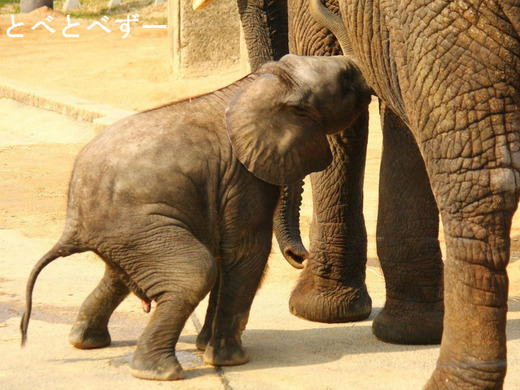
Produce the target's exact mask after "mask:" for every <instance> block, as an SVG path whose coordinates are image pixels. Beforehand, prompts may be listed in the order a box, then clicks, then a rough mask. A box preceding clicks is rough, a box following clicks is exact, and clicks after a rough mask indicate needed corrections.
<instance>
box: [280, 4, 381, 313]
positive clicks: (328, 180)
mask: <svg viewBox="0 0 520 390" xmlns="http://www.w3.org/2000/svg"><path fill="white" fill-rule="evenodd" d="M326 4H327V6H328V7H329V8H330V9H332V10H333V11H334V12H338V7H337V1H327V2H326ZM288 19H289V50H290V52H291V53H294V54H298V55H339V54H341V49H340V45H339V43H338V41H337V40H336V38H335V37H334V35H332V34H331V33H330V32H329V31H327V30H326V29H325V28H323V27H322V26H320V25H318V24H317V23H316V21H315V19H314V17H313V16H312V15H311V14H310V13H309V12H308V1H301V0H289V1H288ZM367 139H368V110H367V112H366V113H365V114H364V115H361V116H360V117H359V119H358V120H357V121H356V123H355V124H354V125H353V126H352V128H351V129H349V130H345V131H344V132H343V133H342V134H340V135H335V136H330V137H329V143H330V147H331V151H332V155H333V162H332V164H331V165H330V166H329V167H328V168H327V169H326V170H324V171H322V172H319V173H316V174H313V175H311V184H312V191H313V202H314V215H313V222H312V226H311V234H310V240H311V242H310V248H309V252H310V256H309V260H308V262H307V264H308V265H307V267H305V268H304V270H303V271H302V273H301V275H300V279H299V281H298V283H297V285H296V287H295V289H294V291H293V293H292V296H291V299H290V302H289V307H290V310H291V312H292V313H293V314H295V315H297V316H299V317H303V318H306V319H309V320H312V321H319V322H347V321H356V320H361V319H364V318H366V317H368V316H369V315H370V312H371V310H372V301H371V299H370V296H369V295H368V292H367V289H366V285H365V269H366V261H367V238H366V229H365V221H364V217H363V175H364V168H365V157H366V146H367Z"/></svg>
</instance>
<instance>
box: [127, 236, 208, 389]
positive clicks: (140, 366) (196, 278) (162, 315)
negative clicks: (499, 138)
mask: <svg viewBox="0 0 520 390" xmlns="http://www.w3.org/2000/svg"><path fill="white" fill-rule="evenodd" d="M180 235H181V236H182V237H181V236H179V235H176V236H175V237H170V236H169V235H167V234H164V235H163V237H162V238H163V239H164V240H165V243H164V244H163V245H159V246H158V247H157V246H156V247H157V248H158V249H157V251H158V253H156V254H155V255H154V256H152V255H150V254H148V256H147V263H148V262H149V268H150V269H152V268H153V272H149V273H147V276H146V277H145V278H144V279H143V278H142V273H139V271H136V272H137V274H136V275H131V276H132V277H133V278H134V279H135V280H139V277H141V280H140V281H139V283H138V285H140V286H148V288H143V290H144V291H146V293H147V295H148V296H149V297H153V298H154V300H156V302H157V307H156V308H155V311H154V313H153V315H152V318H151V319H150V322H149V323H148V325H147V326H146V328H145V330H144V331H143V333H142V335H141V336H140V337H139V341H138V343H137V350H136V352H135V354H134V357H133V359H132V364H131V370H130V372H131V373H132V374H133V375H134V376H136V377H138V378H142V379H151V380H177V379H182V378H184V371H183V369H182V367H181V365H180V364H179V361H178V360H177V358H176V356H175V346H176V344H177V340H178V339H179V336H180V334H181V331H182V329H183V327H184V325H185V323H186V321H187V319H188V318H189V317H190V315H191V313H192V312H193V310H194V309H195V307H196V306H197V305H198V304H199V302H200V301H201V300H202V299H203V298H204V297H205V296H206V295H207V294H208V292H209V291H210V290H211V288H212V287H213V285H214V284H215V280H216V278H217V265H216V262H215V259H214V258H213V256H212V255H211V254H210V253H209V252H208V250H207V249H206V248H205V247H204V246H203V245H202V244H201V243H200V242H199V241H198V240H196V239H195V238H194V237H193V236H192V235H191V234H189V233H187V232H182V233H181V234H180ZM173 242H179V243H182V244H176V245H175V247H174V248H171V245H172V243H173ZM168 245H169V246H170V248H168ZM147 252H148V253H150V251H147ZM147 265H148V264H146V265H145V266H147Z"/></svg>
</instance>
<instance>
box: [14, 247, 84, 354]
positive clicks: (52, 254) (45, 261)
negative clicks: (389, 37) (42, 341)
mask: <svg viewBox="0 0 520 390" xmlns="http://www.w3.org/2000/svg"><path fill="white" fill-rule="evenodd" d="M76 252H79V251H78V250H75V249H73V248H71V247H70V246H69V245H66V244H64V240H63V238H62V239H61V240H60V241H59V242H58V243H57V244H56V245H55V246H54V247H53V248H52V249H51V250H50V251H49V252H47V253H46V254H45V255H44V256H43V257H42V258H41V259H40V260H39V261H38V263H36V265H35V266H34V267H33V269H32V271H31V275H30V276H29V280H28V281H27V287H26V290H25V294H26V296H25V313H24V314H23V316H22V321H21V323H20V330H21V332H22V347H23V346H25V343H26V341H27V327H28V326H29V319H30V317H31V309H32V293H33V289H34V284H35V283H36V279H37V278H38V275H39V274H40V272H41V271H42V270H43V269H44V268H45V267H46V266H47V265H49V264H50V263H51V262H53V261H54V260H56V259H57V258H58V257H65V256H69V255H71V254H72V253H76Z"/></svg>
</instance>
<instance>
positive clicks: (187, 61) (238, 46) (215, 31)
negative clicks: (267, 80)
mask: <svg viewBox="0 0 520 390" xmlns="http://www.w3.org/2000/svg"><path fill="white" fill-rule="evenodd" d="M168 35H169V41H170V51H171V59H172V65H173V72H174V74H175V75H176V76H177V77H179V78H198V77H204V76H209V75H214V74H219V73H231V72H240V71H242V72H247V67H248V61H247V50H246V48H245V44H244V39H243V36H242V33H241V27H240V17H239V15H238V10H237V4H236V0H214V1H213V3H211V4H210V5H209V6H207V7H206V8H204V9H202V10H199V11H194V10H193V8H192V0H169V4H168Z"/></svg>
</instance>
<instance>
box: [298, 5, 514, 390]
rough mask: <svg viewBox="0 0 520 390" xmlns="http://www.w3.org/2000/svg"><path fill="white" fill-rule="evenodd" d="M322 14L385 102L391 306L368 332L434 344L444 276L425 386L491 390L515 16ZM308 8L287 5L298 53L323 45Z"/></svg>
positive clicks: (497, 370)
mask: <svg viewBox="0 0 520 390" xmlns="http://www.w3.org/2000/svg"><path fill="white" fill-rule="evenodd" d="M309 1H310V0H309ZM313 1H314V0H313ZM327 3H328V4H327V5H328V6H329V8H332V9H333V10H335V8H338V6H339V11H340V13H341V15H342V22H341V23H339V24H340V25H344V26H345V27H346V30H347V31H348V32H347V34H346V35H347V37H348V38H349V40H350V44H351V48H352V51H353V53H354V54H355V55H356V56H357V58H358V61H359V65H360V67H361V69H362V71H363V74H364V76H365V78H366V79H367V81H368V82H369V84H370V85H371V86H372V88H373V89H374V91H375V92H376V93H377V95H378V96H379V98H380V99H381V101H382V109H381V114H382V121H383V134H384V135H383V156H382V166H381V181H380V186H381V189H380V205H381V206H380V210H379V216H378V232H377V236H378V240H377V243H378V255H379V258H380V261H381V263H382V266H383V271H384V273H385V277H386V281H387V282H386V283H387V302H386V304H385V308H384V310H383V311H382V312H381V313H380V314H379V315H378V317H377V318H376V320H375V321H374V328H373V329H374V333H375V334H376V336H378V337H379V338H382V339H384V340H388V341H398V342H399V341H401V342H407V341H414V340H413V334H414V333H415V332H419V333H421V334H423V337H424V336H428V334H430V339H431V340H435V339H438V337H439V335H440V331H441V329H442V328H441V327H440V326H439V325H438V323H439V321H438V320H439V319H440V318H441V317H442V305H441V297H442V283H443V280H442V279H443V277H442V275H443V274H444V306H445V314H444V333H443V335H442V344H441V353H440V357H439V360H438V363H437V368H436V370H435V372H434V373H433V375H432V377H431V379H430V381H429V382H428V384H427V388H480V389H495V388H501V387H502V384H503V379H504V376H505V372H506V346H505V341H506V337H505V325H506V312H507V290H508V278H507V273H506V266H507V264H508V261H509V250H510V239H509V231H510V227H511V220H512V216H513V214H514V212H515V210H516V208H517V204H518V199H519V192H520V189H519V188H520V173H519V168H520V112H519V104H520V94H519V90H520V38H519V34H520V22H519V21H520V5H519V4H518V2H517V1H514V0H494V1H486V2H484V1H480V0H460V1H448V0H433V1H432V0H414V1H412V0H403V1H394V2H389V1H383V0H365V1H362V2H361V1H354V0H352V1H350V0H343V1H341V0H340V1H338V2H336V3H334V2H330V1H328V2H327ZM330 3H334V4H330ZM307 6H308V1H293V0H289V1H288V11H289V12H288V19H289V25H290V26H292V27H293V28H294V30H293V32H291V33H290V34H289V35H290V37H292V38H291V39H290V43H291V45H293V46H294V45H295V44H297V45H300V46H297V48H298V50H305V48H306V47H313V46H314V42H315V41H316V40H319V38H320V37H322V33H321V32H316V30H313V29H312V28H309V27H308V25H309V24H310V25H312V23H311V22H309V21H308V20H309V19H308V11H307V10H308V8H307ZM336 25H338V23H336ZM306 26H307V27H306ZM304 54H311V53H304ZM437 207H438V208H437ZM438 212H440V215H441V217H442V222H443V226H444V231H445V240H446V249H447V251H446V254H447V257H446V261H445V263H444V273H443V274H442V272H441V271H442V262H441V258H440V251H439V244H438V240H437V229H438V228H437V222H438V217H437V215H438ZM311 251H312V250H311ZM334 265H335V264H334ZM327 266H328V263H327V262H324V263H323V266H322V268H323V269H326V268H328V267H327ZM332 293H333V292H332ZM425 310H426V311H429V312H430V313H429V315H423V314H421V313H424V311H425ZM436 313H437V314H436ZM430 315H432V317H433V321H432V322H433V323H434V324H433V325H432V326H430ZM401 321H402V323H400V322H401ZM425 328H426V329H425Z"/></svg>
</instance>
